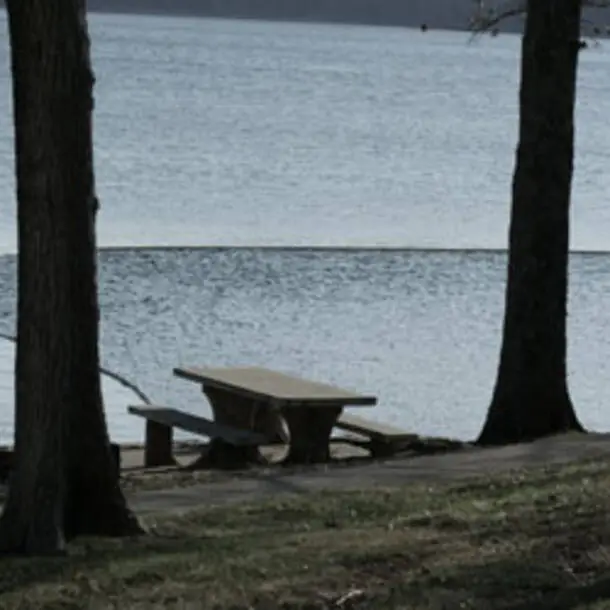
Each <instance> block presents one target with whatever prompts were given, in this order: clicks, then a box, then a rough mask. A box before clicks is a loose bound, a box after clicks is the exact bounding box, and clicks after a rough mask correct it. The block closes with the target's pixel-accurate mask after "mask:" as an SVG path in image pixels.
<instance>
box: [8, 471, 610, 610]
mask: <svg viewBox="0 0 610 610" xmlns="http://www.w3.org/2000/svg"><path fill="white" fill-rule="evenodd" d="M609 492H610V463H609V462H607V461H596V462H586V463H581V464H578V465H571V466H568V467H563V468H547V469H544V470H536V471H531V472H521V473H513V474H511V475H502V476H498V477H493V478H479V479H473V480H471V481H469V482H462V483H459V484H451V485H447V484H444V485H433V486H430V485H427V486H422V485H409V486H405V487H404V488H401V489H388V490H381V491H380V490H377V491H366V492H357V493H354V492H352V493H321V494H312V495H307V496H303V497H300V498H297V499H290V500H285V499H282V500H278V501H275V502H272V503H269V502H268V503H265V504H252V505H247V506H238V507H226V506H225V507H222V508H213V509H208V510H202V511H199V512H197V513H190V514H184V515H179V516H176V515H174V516H166V517H163V518H158V519H157V520H156V521H155V522H149V523H148V525H149V527H150V528H151V534H150V535H149V536H146V537H143V538H141V539H136V540H110V541H108V540H103V541H100V540H86V541H82V542H80V543H79V544H78V545H75V546H73V547H72V548H71V549H70V554H69V556H68V557H66V558H62V559H43V560H39V559H37V560H32V559H19V560H15V559H6V560H4V562H3V565H2V566H1V567H0V608H2V610H11V609H15V608H24V609H26V608H27V609H28V610H35V609H37V608H44V609H45V610H52V609H54V608H57V609H59V608H62V609H68V608H87V609H89V608H92V609H95V608H113V607H114V608H120V609H121V610H122V609H125V610H128V609H135V608H142V609H148V608H155V607H157V608H192V609H195V608H197V609H204V610H213V609H215V608H216V609H218V610H220V609H227V610H228V609H233V610H238V609H241V610H246V609H251V608H255V609H260V610H274V609H279V608H283V609H286V610H288V609H293V610H296V609H297V608H299V609H301V610H305V609H309V610H313V609H316V608H320V609H323V608H327V609H330V608H336V609H337V608H344V609H349V608H351V609H360V608H367V609H372V610H386V609H390V608H392V609H409V610H422V609H427V610H430V609H439V610H440V609H441V608H448V609H451V608H476V609H487V608H489V609H493V610H500V609H502V608H510V609H512V610H517V609H519V610H521V609H523V610H525V609H537V608H557V609H564V608H565V609H566V610H567V609H571V610H576V609H578V610H584V609H585V608H586V609H591V610H600V609H602V608H610V601H608V602H606V601H604V600H605V599H606V598H608V599H609V600H610V519H609V518H608V515H607V513H608V508H610V502H609V501H608V493H609Z"/></svg>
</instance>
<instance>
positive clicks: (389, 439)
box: [335, 413, 418, 457]
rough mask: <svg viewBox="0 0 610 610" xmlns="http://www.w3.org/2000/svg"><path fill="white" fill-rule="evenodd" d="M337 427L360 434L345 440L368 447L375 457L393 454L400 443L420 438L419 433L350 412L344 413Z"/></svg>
mask: <svg viewBox="0 0 610 610" xmlns="http://www.w3.org/2000/svg"><path fill="white" fill-rule="evenodd" d="M335 427H336V428H339V429H340V430H347V431H348V432H351V433H352V434H356V435H358V437H360V438H357V437H356V438H354V437H348V438H346V439H345V441H346V442H353V443H354V444H355V445H358V446H363V447H368V449H369V450H370V451H371V453H372V455H373V456H374V457H381V456H387V455H391V454H393V453H394V452H395V450H396V448H397V447H398V446H399V445H400V444H403V443H405V442H409V441H413V440H416V439H417V438H418V436H417V434H413V433H411V432H405V431H404V430H401V429H400V428H396V427H395V426H391V425H389V424H383V423H379V422H374V421H370V420H368V419H365V418H363V417H358V416H356V415H351V414H349V413H343V414H342V415H341V416H340V417H339V419H338V420H337V423H336V424H335Z"/></svg>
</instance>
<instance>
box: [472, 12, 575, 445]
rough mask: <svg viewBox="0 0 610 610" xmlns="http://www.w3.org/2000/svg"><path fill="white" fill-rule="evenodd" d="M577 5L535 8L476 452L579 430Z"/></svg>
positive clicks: (527, 37)
mask: <svg viewBox="0 0 610 610" xmlns="http://www.w3.org/2000/svg"><path fill="white" fill-rule="evenodd" d="M580 18H581V0H529V2H528V7H527V18H526V24H525V32H524V35H523V43H522V63H521V92H520V129H519V146H518V149H517V159H516V167H515V174H514V179H513V203H512V214H511V226H510V236H509V241H510V244H509V245H510V250H509V262H508V282H507V289H506V311H505V319H504V332H503V339H502V350H501V355H500V366H499V370H498V377H497V380H496V386H495V389H494V394H493V398H492V402H491V406H490V408H489V412H488V415H487V421H486V422H485V426H484V427H483V430H482V432H481V435H480V437H479V440H478V442H479V443H481V444H500V443H511V442H519V441H527V440H533V439H535V438H539V437H542V436H546V435H550V434H555V433H560V432H565V431H568V430H581V429H582V427H581V425H580V423H579V422H578V420H577V418H576V415H575V413H574V408H573V406H572V402H571V400H570V395H569V392H568V387H567V379H566V314H567V311H566V309H567V292H568V248H569V214H570V197H571V184H572V167H573V153H574V101H575V96H576V69H577V63H578V50H579V34H580Z"/></svg>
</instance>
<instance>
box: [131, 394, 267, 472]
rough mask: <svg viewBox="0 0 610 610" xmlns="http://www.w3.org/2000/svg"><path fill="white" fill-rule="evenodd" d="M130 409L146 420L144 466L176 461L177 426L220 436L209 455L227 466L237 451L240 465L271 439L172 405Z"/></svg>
mask: <svg viewBox="0 0 610 610" xmlns="http://www.w3.org/2000/svg"><path fill="white" fill-rule="evenodd" d="M127 411H128V412H129V413H130V414H131V415H138V416H139V417H143V418H144V419H145V420H146V435H145V444H144V465H145V466H146V467H156V466H171V465H174V464H175V463H176V461H175V459H174V456H173V451H172V445H173V429H174V428H179V429H180V430H184V431H185V432H192V433H194V434H200V435H202V436H208V437H210V438H212V439H221V440H222V441H223V442H222V443H216V444H215V445H214V451H215V452H216V453H215V454H213V453H212V452H211V451H208V454H207V456H206V457H207V459H208V460H209V461H210V462H212V463H222V464H223V465H225V466H226V465H232V462H233V461H235V459H236V458H235V455H236V454H241V455H240V456H239V459H238V460H237V465H240V464H241V463H243V462H244V461H245V460H247V459H248V457H247V456H248V453H249V452H251V451H253V450H256V449H257V448H258V447H259V446H260V445H264V444H266V443H267V442H269V440H270V439H269V438H268V437H266V436H265V435H263V434H259V433H257V432H253V431H251V430H243V429H236V428H232V427H230V426H224V425H222V424H219V423H216V422H213V421H211V420H209V419H206V418H205V417H199V416H197V415H192V414H191V413H186V412H184V411H179V410H178V409H172V408H170V407H164V406H155V405H142V406H139V405H138V406H131V407H127ZM227 446H229V447H232V448H233V455H228V456H227V455H225V451H224V450H225V449H226V447H227Z"/></svg>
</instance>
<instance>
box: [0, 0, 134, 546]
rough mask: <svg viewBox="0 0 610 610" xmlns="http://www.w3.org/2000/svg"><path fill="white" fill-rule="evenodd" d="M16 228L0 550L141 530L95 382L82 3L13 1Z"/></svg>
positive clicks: (88, 95) (88, 76)
mask: <svg viewBox="0 0 610 610" xmlns="http://www.w3.org/2000/svg"><path fill="white" fill-rule="evenodd" d="M7 9H8V13H9V24H10V35H11V48H12V68H13V79H14V110H15V141H16V157H17V191H18V193H17V198H18V233H19V255H18V256H19V287H18V291H19V297H18V340H17V360H16V400H15V404H16V409H15V411H16V415H15V471H14V473H13V476H12V478H11V481H10V485H9V497H8V501H7V504H6V507H5V511H4V514H3V517H2V520H1V521H0V548H4V549H5V550H14V551H22V552H41V551H44V552H50V551H53V550H60V549H61V547H62V545H63V539H64V536H65V535H67V536H68V537H71V536H74V535H77V534H80V533H99V534H113V535H119V534H132V533H136V532H139V531H140V529H139V526H138V523H137V520H136V519H135V518H134V516H133V515H132V513H131V512H130V511H129V509H128V507H127V505H126V502H125V499H124V497H123V494H122V491H121V489H120V487H119V482H118V477H117V474H116V469H115V467H114V463H113V458H112V454H111V450H110V444H109V439H108V433H107V428H106V422H105V418H104V411H103V406H102V396H101V388H100V376H99V353H98V326H99V319H98V318H99V314H98V301H97V286H96V260H95V230H94V217H95V204H96V201H95V197H94V179H93V176H94V174H93V163H92V160H93V153H92V106H93V102H92V87H93V75H92V71H91V67H90V58H89V40H88V34H87V28H86V18H85V10H84V2H83V0H54V1H53V2H49V0H10V1H9V2H8V3H7Z"/></svg>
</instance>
